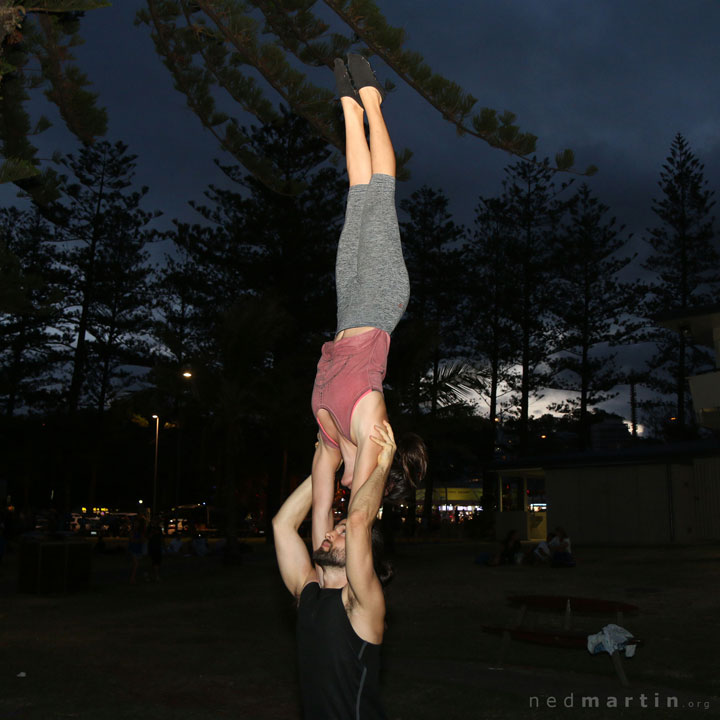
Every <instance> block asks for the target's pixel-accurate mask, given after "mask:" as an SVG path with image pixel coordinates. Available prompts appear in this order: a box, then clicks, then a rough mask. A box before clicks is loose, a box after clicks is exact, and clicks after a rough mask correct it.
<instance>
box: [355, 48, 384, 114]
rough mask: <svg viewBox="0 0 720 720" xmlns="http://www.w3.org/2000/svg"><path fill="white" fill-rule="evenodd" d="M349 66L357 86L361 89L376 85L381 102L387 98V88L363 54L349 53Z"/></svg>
mask: <svg viewBox="0 0 720 720" xmlns="http://www.w3.org/2000/svg"><path fill="white" fill-rule="evenodd" d="M348 67H349V68H350V75H351V76H352V81H353V83H354V84H355V87H356V88H357V89H358V90H360V89H361V88H364V87H374V88H375V89H376V90H377V91H378V92H379V93H380V102H382V101H383V100H384V99H385V88H384V87H383V86H382V85H381V84H380V83H379V82H378V79H377V78H376V77H375V73H374V72H373V69H372V68H371V67H370V63H369V62H368V61H367V59H366V58H364V57H363V56H362V55H358V54H357V53H350V54H349V55H348Z"/></svg>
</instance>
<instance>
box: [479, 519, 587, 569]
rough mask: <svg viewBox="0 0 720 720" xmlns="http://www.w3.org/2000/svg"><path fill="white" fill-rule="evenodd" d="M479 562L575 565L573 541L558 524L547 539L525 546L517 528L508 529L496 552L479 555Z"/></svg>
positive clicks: (555, 565)
mask: <svg viewBox="0 0 720 720" xmlns="http://www.w3.org/2000/svg"><path fill="white" fill-rule="evenodd" d="M476 563H477V564H484V565H550V566H552V567H575V558H574V557H573V554H572V542H571V540H570V536H569V535H568V534H567V533H566V532H565V529H564V528H563V527H562V526H560V525H558V526H557V527H556V528H555V530H554V531H553V532H551V533H549V534H548V536H547V539H546V540H542V541H541V542H539V543H537V544H536V545H533V546H532V547H529V548H524V547H523V545H522V543H521V542H520V533H519V532H518V531H517V530H508V533H507V535H506V536H505V538H504V539H503V541H502V542H501V543H500V548H499V550H498V551H497V552H496V553H495V554H487V553H483V554H481V555H478V557H477V559H476Z"/></svg>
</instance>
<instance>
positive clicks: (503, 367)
mask: <svg viewBox="0 0 720 720" xmlns="http://www.w3.org/2000/svg"><path fill="white" fill-rule="evenodd" d="M513 232H514V227H513V224H512V216H511V214H510V210H509V207H508V205H507V199H506V198H483V197H481V198H480V201H479V203H478V206H477V208H476V211H475V231H474V233H473V235H472V238H471V241H470V243H469V244H468V245H467V247H466V248H465V252H464V257H465V259H466V262H467V265H468V267H469V268H470V269H469V272H468V273H467V280H468V282H467V285H468V296H469V299H470V303H469V307H468V315H467V326H468V328H469V331H470V336H471V338H472V341H473V347H472V352H473V355H474V356H475V357H476V358H478V360H479V361H480V367H481V368H483V369H484V375H485V377H484V383H483V385H484V388H483V390H484V392H483V394H484V395H485V397H487V404H488V419H489V421H490V426H491V427H495V423H496V422H498V413H499V408H500V404H501V401H500V397H501V394H503V388H507V386H508V382H509V381H510V380H511V378H512V372H513V366H514V364H515V362H516V360H517V357H518V354H519V350H520V346H519V333H518V332H517V326H516V324H515V315H514V305H515V299H516V284H515V280H516V269H515V267H514V266H513V259H512V258H511V254H510V251H511V247H512V238H513Z"/></svg>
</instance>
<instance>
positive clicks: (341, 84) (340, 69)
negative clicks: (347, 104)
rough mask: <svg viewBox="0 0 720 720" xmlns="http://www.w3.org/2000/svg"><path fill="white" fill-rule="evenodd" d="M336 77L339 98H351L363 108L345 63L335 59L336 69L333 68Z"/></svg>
mask: <svg viewBox="0 0 720 720" xmlns="http://www.w3.org/2000/svg"><path fill="white" fill-rule="evenodd" d="M333 73H334V75H335V89H336V90H337V94H338V97H339V98H341V99H342V98H344V97H347V98H350V99H351V100H354V101H355V102H356V103H357V104H358V105H360V106H362V103H361V102H360V96H359V95H358V92H357V90H356V89H355V88H354V87H353V84H352V80H351V79H350V75H349V74H348V70H347V67H345V63H344V62H343V61H342V60H341V59H340V58H335V67H334V68H333Z"/></svg>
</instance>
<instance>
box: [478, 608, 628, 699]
mask: <svg viewBox="0 0 720 720" xmlns="http://www.w3.org/2000/svg"><path fill="white" fill-rule="evenodd" d="M507 601H508V604H509V605H510V606H512V607H519V608H520V612H519V614H518V616H517V617H516V619H515V622H514V623H513V624H511V625H509V626H498V625H484V626H483V630H484V631H485V632H489V633H495V634H499V635H502V640H501V643H500V653H499V658H498V660H499V665H500V667H502V665H503V663H504V659H505V654H506V652H507V649H508V645H509V643H510V640H517V641H520V642H529V643H535V644H539V645H547V646H552V647H562V648H574V649H585V650H586V649H587V636H588V634H589V633H587V632H579V631H571V630H570V626H571V624H572V613H573V612H575V613H579V614H592V615H606V616H607V615H611V614H612V613H615V619H616V620H617V623H618V624H620V623H621V622H622V620H623V617H624V615H625V614H628V615H634V614H636V613H638V612H639V610H640V609H639V608H638V607H637V605H631V604H630V603H624V602H618V601H614V600H602V599H600V598H588V597H577V596H573V595H510V596H508V598H507ZM528 610H531V611H538V612H554V613H557V612H562V613H564V619H563V628H562V630H559V629H556V628H550V627H547V628H542V627H541V628H538V627H536V625H537V612H536V615H535V618H534V621H535V622H534V624H533V626H532V627H526V626H525V625H524V623H525V620H526V617H527V612H528ZM628 644H631V645H632V644H634V645H640V644H642V641H641V640H639V639H637V638H635V637H633V638H632V640H631V641H630V642H629V643H628ZM609 655H610V660H611V661H612V664H613V668H614V669H615V673H616V674H617V676H618V678H619V679H620V682H621V683H622V685H623V686H625V687H627V686H629V684H630V683H629V682H628V679H627V675H626V674H625V670H624V668H623V665H622V660H621V657H620V653H618V652H617V651H614V652H612V653H609Z"/></svg>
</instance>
